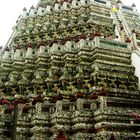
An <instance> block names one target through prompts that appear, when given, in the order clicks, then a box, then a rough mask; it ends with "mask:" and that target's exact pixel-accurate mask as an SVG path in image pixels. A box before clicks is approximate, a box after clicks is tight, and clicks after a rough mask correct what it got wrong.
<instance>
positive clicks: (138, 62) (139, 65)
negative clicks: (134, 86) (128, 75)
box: [131, 52, 140, 90]
mask: <svg viewBox="0 0 140 140" xmlns="http://www.w3.org/2000/svg"><path fill="white" fill-rule="evenodd" d="M131 60H132V65H133V66H134V67H135V75H136V76H137V77H138V78H139V90H140V55H138V54H137V53H136V52H133V53H132V55H131Z"/></svg>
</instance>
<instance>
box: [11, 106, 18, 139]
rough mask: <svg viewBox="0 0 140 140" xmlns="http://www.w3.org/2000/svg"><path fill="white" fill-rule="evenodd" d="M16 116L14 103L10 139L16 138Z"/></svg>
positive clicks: (16, 107)
mask: <svg viewBox="0 0 140 140" xmlns="http://www.w3.org/2000/svg"><path fill="white" fill-rule="evenodd" d="M17 116H18V104H15V105H14V114H13V127H12V138H11V140H16V129H17Z"/></svg>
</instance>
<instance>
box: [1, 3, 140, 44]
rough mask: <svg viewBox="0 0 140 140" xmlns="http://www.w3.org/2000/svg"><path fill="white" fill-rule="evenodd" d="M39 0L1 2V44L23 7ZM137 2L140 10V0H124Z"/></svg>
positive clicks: (6, 38)
mask: <svg viewBox="0 0 140 140" xmlns="http://www.w3.org/2000/svg"><path fill="white" fill-rule="evenodd" d="M37 2H38V0H3V1H2V2H1V3H0V46H1V45H2V46H4V45H5V44H6V42H7V40H8V38H9V37H10V35H11V34H12V27H13V26H14V25H15V24H16V20H17V18H18V16H19V15H20V14H21V13H22V9H23V8H24V7H27V9H29V8H30V7H31V6H32V5H34V6H35V5H36V4H37ZM133 2H134V3H135V4H136V6H137V9H138V11H140V1H139V0H123V3H125V4H126V5H132V3H133Z"/></svg>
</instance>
